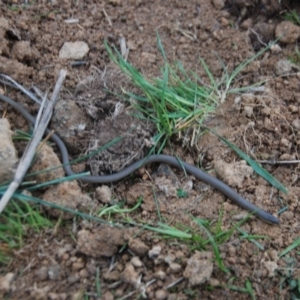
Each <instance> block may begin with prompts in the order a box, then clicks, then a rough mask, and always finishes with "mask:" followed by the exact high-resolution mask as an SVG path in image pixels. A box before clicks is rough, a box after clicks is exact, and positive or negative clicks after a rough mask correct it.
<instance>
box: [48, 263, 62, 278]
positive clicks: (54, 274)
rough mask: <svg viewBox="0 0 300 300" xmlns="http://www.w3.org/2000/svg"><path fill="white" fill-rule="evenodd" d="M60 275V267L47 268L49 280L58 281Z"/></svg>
mask: <svg viewBox="0 0 300 300" xmlns="http://www.w3.org/2000/svg"><path fill="white" fill-rule="evenodd" d="M60 274H61V267H60V266H59V265H56V266H51V267H49V269H48V276H49V278H50V279H51V280H57V279H59V277H60Z"/></svg>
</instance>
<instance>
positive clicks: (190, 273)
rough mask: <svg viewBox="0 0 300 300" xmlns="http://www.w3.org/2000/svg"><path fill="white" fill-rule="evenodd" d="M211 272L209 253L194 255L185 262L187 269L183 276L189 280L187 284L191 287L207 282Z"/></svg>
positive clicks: (210, 256) (210, 255)
mask: <svg viewBox="0 0 300 300" xmlns="http://www.w3.org/2000/svg"><path fill="white" fill-rule="evenodd" d="M212 271H213V263H212V254H211V252H199V251H196V253H195V254H194V255H193V256H192V257H191V258H190V259H189V260H188V261H187V267H186V268H185V270H184V272H183V276H184V277H185V278H187V279H188V280H189V284H190V285H191V286H192V287H193V286H196V285H199V284H202V283H204V282H206V281H208V280H209V279H210V277H211V274H212Z"/></svg>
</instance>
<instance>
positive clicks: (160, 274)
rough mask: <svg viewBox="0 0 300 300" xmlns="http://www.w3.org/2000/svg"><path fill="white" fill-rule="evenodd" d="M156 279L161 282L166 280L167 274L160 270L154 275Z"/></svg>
mask: <svg viewBox="0 0 300 300" xmlns="http://www.w3.org/2000/svg"><path fill="white" fill-rule="evenodd" d="M154 277H155V278H157V279H159V280H165V278H166V273H165V272H164V271H162V270H159V271H157V272H156V273H155V274H154Z"/></svg>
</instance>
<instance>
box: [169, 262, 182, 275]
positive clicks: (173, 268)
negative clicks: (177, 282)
mask: <svg viewBox="0 0 300 300" xmlns="http://www.w3.org/2000/svg"><path fill="white" fill-rule="evenodd" d="M169 270H170V272H171V273H172V274H173V273H178V272H179V271H181V265H180V264H177V263H170V264H169Z"/></svg>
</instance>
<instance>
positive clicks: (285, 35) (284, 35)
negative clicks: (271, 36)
mask: <svg viewBox="0 0 300 300" xmlns="http://www.w3.org/2000/svg"><path fill="white" fill-rule="evenodd" d="M299 36H300V27H299V26H297V25H295V24H293V23H292V22H290V21H283V22H281V23H279V24H278V25H277V27H276V29H275V37H276V38H279V41H280V42H282V43H285V44H292V43H295V42H296V41H297V39H298V38H299Z"/></svg>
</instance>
